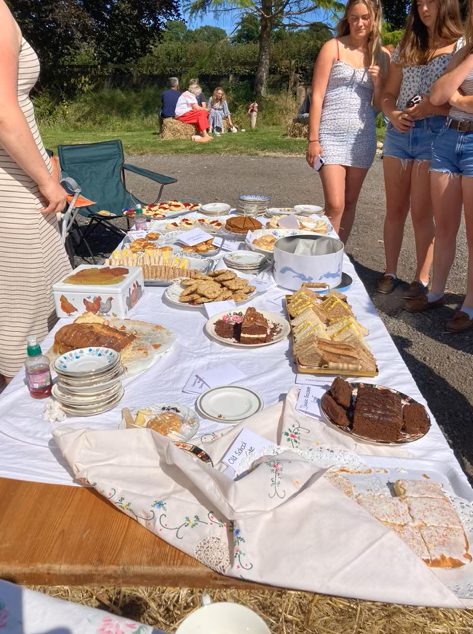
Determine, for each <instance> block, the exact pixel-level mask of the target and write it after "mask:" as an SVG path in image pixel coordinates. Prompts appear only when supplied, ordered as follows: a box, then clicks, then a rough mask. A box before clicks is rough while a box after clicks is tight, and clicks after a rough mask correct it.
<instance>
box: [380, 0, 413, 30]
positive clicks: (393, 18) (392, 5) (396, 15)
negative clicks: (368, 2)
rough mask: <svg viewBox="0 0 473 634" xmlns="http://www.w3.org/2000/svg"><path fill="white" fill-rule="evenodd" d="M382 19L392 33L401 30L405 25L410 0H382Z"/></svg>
mask: <svg viewBox="0 0 473 634" xmlns="http://www.w3.org/2000/svg"><path fill="white" fill-rule="evenodd" d="M382 5H383V17H384V19H385V21H386V22H387V23H388V24H389V26H390V27H391V30H392V31H396V30H398V29H403V28H404V27H405V25H406V18H407V12H408V11H409V7H410V5H411V2H410V0H383V3H382Z"/></svg>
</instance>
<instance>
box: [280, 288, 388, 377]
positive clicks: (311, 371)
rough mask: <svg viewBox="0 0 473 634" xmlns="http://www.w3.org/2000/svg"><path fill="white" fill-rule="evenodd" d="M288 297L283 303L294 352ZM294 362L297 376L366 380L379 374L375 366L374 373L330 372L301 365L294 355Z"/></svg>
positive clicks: (330, 370) (287, 296) (327, 369)
mask: <svg viewBox="0 0 473 634" xmlns="http://www.w3.org/2000/svg"><path fill="white" fill-rule="evenodd" d="M289 297H290V296H289V295H286V296H285V298H284V301H285V308H286V313H287V316H288V321H289V324H290V325H291V339H292V348H293V350H294V335H293V331H292V319H291V315H290V313H289V310H288V306H287V300H288V298H289ZM294 362H295V364H296V369H297V372H298V373H299V374H316V375H320V376H349V377H366V378H370V377H374V376H377V375H378V374H379V369H378V366H376V370H375V371H374V372H368V371H366V370H365V371H361V370H360V371H358V372H355V371H354V370H332V369H329V368H321V367H312V366H307V365H302V364H301V363H299V361H298V360H297V357H296V356H295V355H294Z"/></svg>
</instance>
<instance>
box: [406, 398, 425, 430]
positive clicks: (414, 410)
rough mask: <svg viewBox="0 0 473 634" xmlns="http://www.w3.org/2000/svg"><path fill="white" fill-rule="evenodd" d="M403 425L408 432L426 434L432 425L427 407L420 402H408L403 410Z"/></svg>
mask: <svg viewBox="0 0 473 634" xmlns="http://www.w3.org/2000/svg"><path fill="white" fill-rule="evenodd" d="M402 419H403V427H402V431H403V432H404V433H406V434H413V435H417V434H425V433H426V432H427V431H428V430H429V427H430V422H429V417H428V415H427V412H426V410H425V407H424V406H423V405H421V404H420V403H408V404H407V405H404V408H403V410H402Z"/></svg>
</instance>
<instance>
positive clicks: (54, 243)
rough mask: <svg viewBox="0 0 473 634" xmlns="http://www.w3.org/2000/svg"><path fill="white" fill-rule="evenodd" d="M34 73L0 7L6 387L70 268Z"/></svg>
mask: <svg viewBox="0 0 473 634" xmlns="http://www.w3.org/2000/svg"><path fill="white" fill-rule="evenodd" d="M38 74H39V63H38V58H37V57H36V54H35V52H34V51H33V49H32V48H31V47H30V46H29V44H28V43H27V42H26V41H25V40H24V39H23V38H22V36H21V32H20V29H19V27H18V25H17V23H16V22H15V20H14V18H13V16H12V14H11V13H10V11H9V9H8V7H7V6H6V4H5V2H4V0H0V377H1V378H3V379H4V380H5V379H6V380H7V381H8V380H9V379H10V378H11V377H13V376H14V375H15V374H16V373H17V372H18V370H19V369H20V368H21V366H22V365H23V363H24V359H25V350H26V337H27V336H28V335H35V336H36V337H37V338H38V340H39V341H41V340H42V339H43V338H44V337H45V336H46V334H47V333H48V329H49V328H48V326H49V325H50V323H48V322H49V320H50V319H51V318H52V315H53V311H54V301H53V297H52V292H51V285H52V284H53V283H54V282H56V281H57V280H59V279H60V278H61V277H63V276H64V275H65V274H66V273H67V272H68V271H70V269H71V267H70V263H69V260H68V257H67V254H66V251H65V249H64V247H63V244H62V242H61V238H60V235H59V231H58V226H57V219H56V213H57V212H60V211H62V210H63V208H64V205H65V202H66V195H65V191H64V190H63V188H62V187H61V186H60V184H59V182H58V180H57V178H54V177H53V176H52V175H51V163H50V161H49V158H48V156H47V153H46V151H45V149H44V147H43V144H42V141H41V138H40V135H39V132H38V129H37V126H36V121H35V117H34V112H33V106H32V104H31V101H30V99H29V92H30V90H31V88H32V87H33V86H34V84H35V82H36V80H37V79H38Z"/></svg>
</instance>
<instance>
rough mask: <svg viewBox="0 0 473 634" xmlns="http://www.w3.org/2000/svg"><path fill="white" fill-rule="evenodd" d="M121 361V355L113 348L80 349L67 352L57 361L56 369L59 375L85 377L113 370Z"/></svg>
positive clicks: (55, 363)
mask: <svg viewBox="0 0 473 634" xmlns="http://www.w3.org/2000/svg"><path fill="white" fill-rule="evenodd" d="M119 360H120V355H119V353H118V352H116V351H115V350H112V349H111V348H102V347H90V348H78V349H77V350H71V352H66V353H65V354H63V355H61V356H60V357H58V358H57V359H56V361H55V362H54V369H55V370H56V372H58V373H59V374H66V375H68V376H81V375H82V376H83V375H84V374H92V373H93V374H99V373H101V372H107V371H108V370H111V369H112V368H113V367H114V366H115V365H116V364H117V363H118V362H119Z"/></svg>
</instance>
